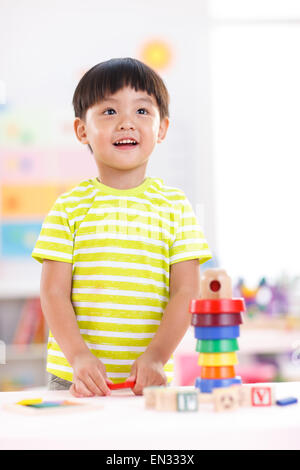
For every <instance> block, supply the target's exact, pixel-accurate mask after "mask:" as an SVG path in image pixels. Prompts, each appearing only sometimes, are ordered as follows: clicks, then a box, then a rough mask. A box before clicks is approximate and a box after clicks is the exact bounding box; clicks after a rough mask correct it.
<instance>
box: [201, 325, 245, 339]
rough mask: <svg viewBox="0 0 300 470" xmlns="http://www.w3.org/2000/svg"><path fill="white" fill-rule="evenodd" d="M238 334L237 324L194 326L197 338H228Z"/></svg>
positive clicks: (235, 336)
mask: <svg viewBox="0 0 300 470" xmlns="http://www.w3.org/2000/svg"><path fill="white" fill-rule="evenodd" d="M239 336H240V327H239V325H232V326H195V338H197V339H230V338H238V337H239Z"/></svg>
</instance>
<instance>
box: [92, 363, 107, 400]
mask: <svg viewBox="0 0 300 470" xmlns="http://www.w3.org/2000/svg"><path fill="white" fill-rule="evenodd" d="M89 378H90V380H91V381H92V382H93V390H96V391H95V393H96V394H97V395H99V394H100V395H110V394H111V391H110V389H109V387H108V385H107V383H106V381H107V378H106V376H103V375H102V374H101V372H100V370H99V369H96V371H95V372H93V374H91V373H90V376H89Z"/></svg>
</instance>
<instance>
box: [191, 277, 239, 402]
mask: <svg viewBox="0 0 300 470" xmlns="http://www.w3.org/2000/svg"><path fill="white" fill-rule="evenodd" d="M200 283H201V285H200V290H201V299H192V300H191V302H190V308H189V311H190V313H191V314H192V318H191V324H192V326H194V327H195V337H196V338H197V345H196V351H198V352H199V359H198V364H199V365H200V366H202V369H201V377H198V378H197V379H196V381H195V387H196V388H198V389H199V390H200V392H202V393H211V392H212V391H213V390H214V389H215V388H224V387H230V386H232V385H238V384H241V382H242V381H241V378H240V377H238V376H236V375H235V370H234V366H235V365H236V364H237V363H238V360H237V354H236V351H237V350H238V349H239V348H238V343H237V339H236V338H237V337H238V336H239V333H240V330H239V325H240V324H242V322H243V317H242V314H243V312H244V311H245V310H246V308H245V303H244V299H243V298H232V285H231V279H230V277H229V276H228V275H227V273H226V271H224V270H223V269H218V268H211V269H207V270H206V271H205V272H204V274H203V276H202V277H201V281H200Z"/></svg>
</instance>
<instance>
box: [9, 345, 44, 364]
mask: <svg viewBox="0 0 300 470" xmlns="http://www.w3.org/2000/svg"><path fill="white" fill-rule="evenodd" d="M46 357H47V344H46V343H45V344H28V345H24V347H23V346H18V345H14V344H9V345H8V346H6V363H8V362H9V361H23V360H24V361H31V360H44V359H46Z"/></svg>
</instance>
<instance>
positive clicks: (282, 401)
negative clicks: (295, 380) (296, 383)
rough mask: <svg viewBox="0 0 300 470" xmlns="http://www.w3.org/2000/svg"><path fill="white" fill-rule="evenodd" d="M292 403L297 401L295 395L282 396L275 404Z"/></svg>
mask: <svg viewBox="0 0 300 470" xmlns="http://www.w3.org/2000/svg"><path fill="white" fill-rule="evenodd" d="M294 403H298V399H297V398H296V397H288V398H282V399H281V400H277V401H276V405H279V406H287V405H293V404H294Z"/></svg>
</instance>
